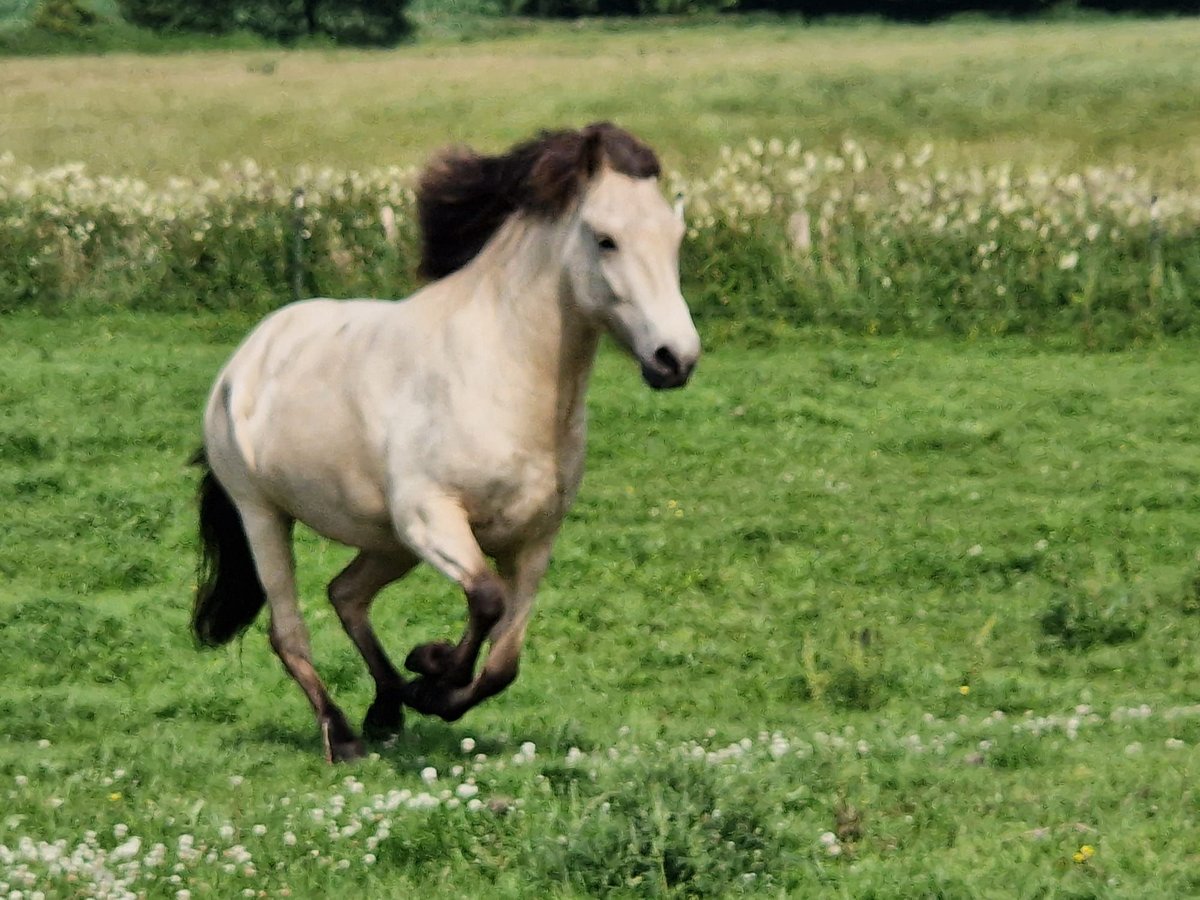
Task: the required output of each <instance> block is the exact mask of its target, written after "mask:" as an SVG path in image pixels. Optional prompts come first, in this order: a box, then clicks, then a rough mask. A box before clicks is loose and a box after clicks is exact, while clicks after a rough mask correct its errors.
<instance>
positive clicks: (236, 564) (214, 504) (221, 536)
mask: <svg viewBox="0 0 1200 900" xmlns="http://www.w3.org/2000/svg"><path fill="white" fill-rule="evenodd" d="M190 462H191V464H192V465H194V466H199V467H201V468H202V469H203V470H204V477H203V478H202V479H201V480H200V498H199V499H200V568H199V578H200V584H199V586H198V587H197V588H196V605H195V607H194V609H193V610H192V630H193V631H194V632H195V633H196V638H197V639H198V640H199V641H200V643H201V644H203V645H204V646H206V647H217V646H220V645H221V644H226V643H228V642H229V641H231V640H233V639H234V638H235V637H237V636H238V635H239V634H241V633H242V632H243V631H245V630H246V629H247V628H249V627H250V625H251V623H253V622H254V619H255V617H256V616H257V615H258V613H259V611H260V610H261V609H262V608H263V604H264V603H266V602H267V594H266V591H264V590H263V586H262V582H261V581H260V580H259V578H258V570H257V569H256V568H255V567H254V557H253V556H252V555H251V553H250V542H249V541H248V540H247V539H246V529H245V527H244V526H243V525H242V517H241V514H240V513H238V511H237V507H236V506H234V505H233V500H231V499H230V497H229V494H228V493H226V491H225V488H223V487H222V486H221V482H219V481H217V477H216V476H215V475H213V473H212V469H210V468H209V467H208V457H207V456H206V455H205V453H204V450H203V449H201V450H199V451H197V452H196V455H195V456H193V457H192V459H191V460H190Z"/></svg>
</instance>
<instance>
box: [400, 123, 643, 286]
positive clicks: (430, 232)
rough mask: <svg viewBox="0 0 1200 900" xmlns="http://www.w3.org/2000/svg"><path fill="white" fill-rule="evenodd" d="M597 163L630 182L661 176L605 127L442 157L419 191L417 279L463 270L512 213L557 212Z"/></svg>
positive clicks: (637, 145)
mask: <svg viewBox="0 0 1200 900" xmlns="http://www.w3.org/2000/svg"><path fill="white" fill-rule="evenodd" d="M602 165H607V166H609V167H610V168H612V169H614V170H615V171H617V172H620V173H622V174H624V175H630V176H633V177H635V178H650V177H656V176H658V174H659V172H660V167H659V163H658V157H657V156H655V155H654V151H653V150H651V149H650V148H649V147H647V146H646V145H645V144H643V143H642V142H641V141H639V140H638V139H637V138H635V137H634V136H633V135H631V134H630V133H629V132H627V131H624V130H623V129H620V128H618V127H617V126H615V125H612V124H610V123H608V122H596V123H594V124H591V125H588V126H586V127H584V128H582V129H579V130H578V131H576V130H573V129H567V130H563V131H546V132H542V134H541V135H539V136H538V137H537V138H534V139H533V140H531V141H526V142H525V143H522V144H517V145H516V146H515V147H513V148H512V149H511V150H509V151H508V152H507V153H504V154H502V155H500V156H481V155H480V154H478V153H475V152H474V151H472V150H470V149H468V148H451V149H449V150H447V151H445V152H443V153H442V154H441V155H440V156H438V157H436V158H435V159H434V160H433V162H431V163H430V164H429V166H428V167H427V168H426V169H425V171H424V172H423V173H422V174H421V178H420V182H419V183H418V186H417V216H418V219H419V221H420V223H421V268H420V271H421V274H422V275H423V276H425V277H427V278H441V277H443V276H445V275H449V274H450V273H451V272H454V271H456V270H458V269H461V268H462V267H463V266H465V265H466V264H467V263H469V262H470V261H471V260H472V259H474V258H475V256H476V254H478V253H479V251H480V250H482V249H483V245H484V244H486V243H487V241H488V239H489V238H490V237H491V236H492V235H493V234H495V233H496V230H497V229H498V228H499V227H500V226H501V225H502V224H503V223H504V221H505V219H507V218H508V217H509V216H511V215H512V214H513V213H516V212H523V213H528V214H530V215H534V216H539V217H543V218H552V217H554V216H557V215H560V214H561V213H562V212H564V211H565V210H566V208H567V207H568V206H569V205H570V203H571V201H572V200H573V199H574V198H575V197H576V196H577V195H578V193H579V191H580V189H581V188H582V187H583V186H584V185H585V184H587V182H588V180H589V179H590V178H591V177H592V176H593V175H595V174H596V172H597V171H598V170H599V169H600V167H601V166H602Z"/></svg>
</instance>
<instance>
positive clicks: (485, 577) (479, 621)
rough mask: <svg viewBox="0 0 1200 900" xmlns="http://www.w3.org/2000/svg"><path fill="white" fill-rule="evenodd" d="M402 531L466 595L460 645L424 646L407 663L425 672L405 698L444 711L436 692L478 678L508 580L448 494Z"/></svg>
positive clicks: (415, 704)
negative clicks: (494, 567)
mask: <svg viewBox="0 0 1200 900" xmlns="http://www.w3.org/2000/svg"><path fill="white" fill-rule="evenodd" d="M398 531H399V533H400V536H401V538H402V539H403V540H404V542H405V543H406V544H407V545H408V546H409V547H411V548H412V549H413V550H414V551H415V552H416V553H417V554H418V555H419V556H420V557H421V558H422V559H424V560H425V561H426V562H428V563H429V564H430V565H432V566H434V567H435V568H436V569H438V570H439V571H441V572H442V573H443V574H444V575H446V576H448V577H449V578H451V579H453V580H454V581H455V582H457V583H458V585H459V586H460V587H461V588H462V589H463V591H464V593H465V594H466V595H467V625H466V628H465V629H464V631H463V635H462V638H461V639H460V640H459V641H458V643H457V644H451V643H449V642H447V641H430V642H429V643H426V644H420V645H418V646H417V647H414V648H413V650H412V652H411V653H409V654H408V658H407V659H405V661H404V665H405V667H406V668H408V669H409V670H410V671H413V672H416V673H417V674H419V675H421V676H423V677H422V679H421V680H420V681H419V682H416V683H410V684H409V685H407V686H406V687H405V688H404V693H403V698H404V702H405V703H406V704H407V705H409V706H411V707H413V708H414V709H416V710H417V711H418V712H431V713H434V714H438V715H440V714H441V713H440V711H439V705H438V703H437V701H436V696H440V695H441V694H446V693H448V692H450V691H452V690H454V689H456V688H462V687H463V686H465V685H468V684H470V683H471V681H472V680H473V679H474V677H475V663H476V661H477V660H478V658H479V650H480V648H481V647H482V646H483V642H484V640H485V639H486V638H487V636H488V634H489V633H490V632H491V630H492V628H493V626H494V625H495V624H496V622H498V621H499V620H500V618H501V617H502V616H503V615H504V611H505V607H506V604H507V596H508V593H509V591H508V587H507V585H506V583H505V581H504V579H502V578H500V576H498V575H497V574H496V573H495V572H493V571H492V570H491V568H490V567H489V566H488V563H487V560H486V558H485V557H484V555H483V550H481V549H480V547H479V544H478V542H477V541H476V540H475V535H474V534H473V533H472V531H471V526H470V522H469V521H468V519H467V515H466V512H465V511H464V510H463V509H462V507H461V506H460V505H459V504H458V503H456V502H454V501H451V500H449V499H445V498H439V499H437V500H433V501H427V502H424V503H422V504H420V505H419V506H417V507H416V508H415V510H414V511H412V512H411V513H410V514H409V517H408V519H407V521H405V524H404V525H403V526H402V527H400V528H399V529H398ZM415 684H417V685H420V688H419V689H418V688H416V687H414V685H415ZM410 695H411V696H410ZM435 695H436V696H435Z"/></svg>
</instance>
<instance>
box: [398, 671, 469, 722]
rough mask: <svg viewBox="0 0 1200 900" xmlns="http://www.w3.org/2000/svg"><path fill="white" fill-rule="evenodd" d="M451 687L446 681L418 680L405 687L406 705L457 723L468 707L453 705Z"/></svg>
mask: <svg viewBox="0 0 1200 900" xmlns="http://www.w3.org/2000/svg"><path fill="white" fill-rule="evenodd" d="M450 691H451V687H450V686H449V685H447V684H446V682H444V681H434V680H432V679H429V678H418V679H416V680H415V681H410V682H409V683H408V684H406V685H405V686H404V705H405V706H410V707H412V708H413V709H415V710H416V711H417V712H419V713H421V714H422V715H426V716H437V717H438V718H440V719H443V720H444V721H446V722H457V721H458V720H459V719H461V718H462V716H463V713H465V712H466V711H467V707H466V706H464V705H462V704H461V703H458V704H456V703H453V702H452V701H451V699H450Z"/></svg>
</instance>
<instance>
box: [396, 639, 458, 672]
mask: <svg viewBox="0 0 1200 900" xmlns="http://www.w3.org/2000/svg"><path fill="white" fill-rule="evenodd" d="M453 665H454V645H453V644H449V643H447V642H446V641H430V642H429V643H428V644H418V645H417V646H416V647H413V649H412V652H410V653H409V654H408V658H407V659H405V660H404V668H406V669H408V671H410V672H416V673H417V674H418V675H424V676H425V677H426V678H441V677H442V676H443V675H445V674H446V673H447V672H448V671H450V668H451V666H453Z"/></svg>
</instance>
